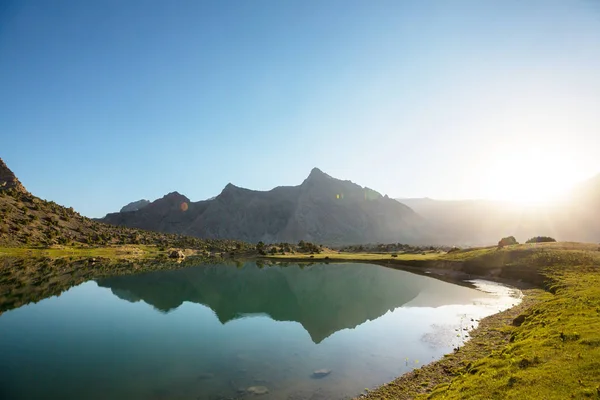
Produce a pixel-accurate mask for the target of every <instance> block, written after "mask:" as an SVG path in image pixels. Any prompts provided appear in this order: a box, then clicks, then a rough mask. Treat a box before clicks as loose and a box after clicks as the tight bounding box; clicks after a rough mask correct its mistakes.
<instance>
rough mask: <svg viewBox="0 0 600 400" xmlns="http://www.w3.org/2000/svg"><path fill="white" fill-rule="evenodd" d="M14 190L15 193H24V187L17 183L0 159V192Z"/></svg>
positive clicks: (13, 175)
mask: <svg viewBox="0 0 600 400" xmlns="http://www.w3.org/2000/svg"><path fill="white" fill-rule="evenodd" d="M8 189H14V190H16V191H17V192H21V193H26V192H27V190H25V187H24V186H23V185H22V184H21V182H19V180H18V179H17V177H16V176H15V174H13V172H12V171H11V170H10V169H9V168H8V167H7V166H6V164H5V163H4V161H3V160H2V159H1V158H0V190H8Z"/></svg>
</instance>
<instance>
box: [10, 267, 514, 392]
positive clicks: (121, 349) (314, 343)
mask: <svg viewBox="0 0 600 400" xmlns="http://www.w3.org/2000/svg"><path fill="white" fill-rule="evenodd" d="M478 285H479V287H480V288H483V289H485V290H486V291H482V290H477V289H475V288H471V287H465V286H461V285H455V284H451V283H447V282H443V281H439V280H436V279H433V278H430V277H426V276H420V275H415V274H411V273H408V272H404V271H397V270H393V269H387V268H384V267H380V266H375V265H366V264H339V265H336V264H331V265H313V266H310V267H304V268H301V267H299V266H296V265H292V266H287V267H274V266H271V267H265V268H259V267H257V266H256V265H255V264H252V263H249V264H246V265H244V266H243V267H241V268H239V267H235V266H227V265H216V266H214V265H213V266H198V267H194V268H187V269H182V270H176V271H160V272H152V273H146V274H140V275H131V276H119V277H114V278H106V279H100V280H97V281H90V282H86V283H84V284H81V285H79V286H76V287H73V288H71V289H69V290H68V291H66V292H64V293H63V294H62V295H60V296H58V297H52V298H48V299H45V300H42V301H40V302H39V303H37V304H30V305H27V306H23V307H21V308H18V309H15V310H12V311H8V312H6V313H4V314H3V315H1V316H0V359H1V360H2V362H1V363H0V398H3V399H4V398H6V399H214V400H216V399H235V398H243V397H252V398H254V397H258V398H260V399H265V400H267V399H294V400H301V399H312V400H315V399H343V398H350V397H352V396H355V395H357V394H359V393H360V392H361V391H364V389H365V388H371V387H374V386H376V385H379V384H382V383H384V382H387V381H389V380H391V379H393V378H394V377H396V376H399V375H401V374H403V373H405V372H407V371H409V370H411V369H412V368H415V367H418V366H420V365H421V364H423V363H427V362H429V361H431V360H433V359H437V358H439V357H441V356H442V355H443V354H444V353H447V352H450V351H452V348H453V347H454V346H456V345H457V344H460V343H461V341H463V340H464V339H465V335H466V332H465V331H464V329H463V328H466V327H471V326H472V325H475V324H476V322H475V321H472V320H477V319H478V318H481V317H483V316H485V315H489V314H492V313H494V312H497V311H499V310H500V309H504V308H506V307H508V306H510V305H511V304H513V303H515V302H516V301H518V300H516V299H515V291H513V290H510V289H508V288H504V287H501V286H498V285H490V284H487V285H486V284H484V283H481V282H480V283H478ZM318 369H327V370H331V373H330V374H329V375H327V376H325V377H323V378H320V379H317V378H315V377H314V376H312V374H313V371H315V370H318ZM257 386H261V387H265V388H266V389H267V390H268V393H266V394H262V395H254V394H249V393H248V392H247V390H248V388H251V387H257ZM251 390H252V389H251Z"/></svg>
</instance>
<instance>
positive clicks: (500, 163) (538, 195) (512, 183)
mask: <svg viewBox="0 0 600 400" xmlns="http://www.w3.org/2000/svg"><path fill="white" fill-rule="evenodd" d="M546 150H547V149H546ZM561 156H562V158H561ZM561 161H562V162H561ZM577 172H578V171H577V168H576V163H574V162H565V160H564V154H562V155H561V154H557V153H556V152H551V151H542V150H539V149H533V150H531V149H530V150H527V151H521V152H518V151H517V152H513V153H512V154H508V155H506V158H504V159H498V160H496V162H493V163H491V165H490V168H489V169H488V170H487V171H483V170H482V173H483V174H484V176H482V178H481V181H482V189H483V190H484V193H485V194H484V196H485V197H486V198H489V199H493V200H503V201H510V202H515V203H520V204H524V205H527V204H529V205H533V204H540V203H548V202H552V201H555V200H558V198H559V196H560V195H561V194H562V193H563V192H564V191H565V190H566V189H567V188H568V187H570V186H571V185H573V184H574V183H575V177H576V176H578V174H577Z"/></svg>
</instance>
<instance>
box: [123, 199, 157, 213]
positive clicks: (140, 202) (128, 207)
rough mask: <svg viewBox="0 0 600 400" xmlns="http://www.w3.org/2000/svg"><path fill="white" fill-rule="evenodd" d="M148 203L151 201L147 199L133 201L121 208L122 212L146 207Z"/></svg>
mask: <svg viewBox="0 0 600 400" xmlns="http://www.w3.org/2000/svg"><path fill="white" fill-rule="evenodd" d="M148 204H150V201H149V200H146V199H142V200H138V201H133V202H131V203H129V204H127V205H126V206H124V207H123V208H121V211H120V212H130V211H137V210H141V209H142V208H144V207H146V206H147V205H148Z"/></svg>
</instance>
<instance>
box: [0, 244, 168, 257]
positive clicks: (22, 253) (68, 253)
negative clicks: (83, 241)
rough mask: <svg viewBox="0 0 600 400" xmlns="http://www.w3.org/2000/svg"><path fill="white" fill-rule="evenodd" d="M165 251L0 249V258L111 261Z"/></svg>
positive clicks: (136, 248)
mask: <svg viewBox="0 0 600 400" xmlns="http://www.w3.org/2000/svg"><path fill="white" fill-rule="evenodd" d="M161 253H164V251H162V252H161V251H160V250H159V248H158V247H157V246H145V245H126V246H103V247H77V246H55V247H49V248H39V247H38V248H36V247H29V248H28V247H0V257H3V256H4V257H50V258H64V257H75V258H82V257H101V258H110V259H119V258H140V257H157V256H158V255H160V254H161Z"/></svg>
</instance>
